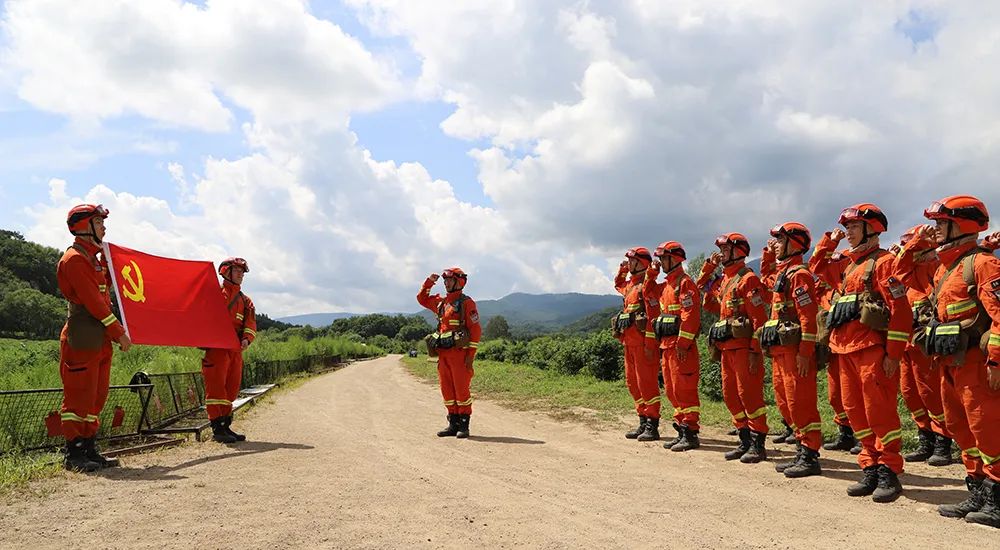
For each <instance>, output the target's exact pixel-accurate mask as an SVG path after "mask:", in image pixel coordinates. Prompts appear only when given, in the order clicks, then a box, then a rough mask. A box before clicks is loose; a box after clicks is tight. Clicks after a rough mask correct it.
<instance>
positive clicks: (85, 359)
mask: <svg viewBox="0 0 1000 550" xmlns="http://www.w3.org/2000/svg"><path fill="white" fill-rule="evenodd" d="M113 354H114V350H113V348H112V347H111V341H110V340H106V341H105V342H104V346H102V347H101V349H98V350H81V349H75V348H72V347H70V345H69V342H68V341H67V339H66V329H65V328H63V332H62V336H61V337H60V339H59V377H60V378H62V384H63V402H62V407H60V409H59V411H60V413H61V420H62V432H63V436H65V437H66V441H73V440H75V439H79V438H81V437H82V438H91V437H94V436H96V435H97V430H98V429H100V427H101V421H100V419H99V418H98V417H99V416H100V414H101V410H103V409H104V404H105V403H106V402H107V401H108V386H109V384H110V382H111V357H112V355H113Z"/></svg>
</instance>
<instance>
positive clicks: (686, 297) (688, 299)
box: [681, 292, 694, 309]
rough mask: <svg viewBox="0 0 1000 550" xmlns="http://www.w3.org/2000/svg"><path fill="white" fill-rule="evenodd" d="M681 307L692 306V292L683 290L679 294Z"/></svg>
mask: <svg viewBox="0 0 1000 550" xmlns="http://www.w3.org/2000/svg"><path fill="white" fill-rule="evenodd" d="M681 307H683V308H685V309H686V308H690V307H694V293H693V292H685V293H684V294H681Z"/></svg>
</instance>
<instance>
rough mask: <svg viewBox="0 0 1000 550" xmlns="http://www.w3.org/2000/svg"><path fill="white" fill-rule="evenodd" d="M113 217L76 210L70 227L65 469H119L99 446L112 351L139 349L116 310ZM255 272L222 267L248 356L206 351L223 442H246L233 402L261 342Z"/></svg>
mask: <svg viewBox="0 0 1000 550" xmlns="http://www.w3.org/2000/svg"><path fill="white" fill-rule="evenodd" d="M109 214H110V212H109V211H108V209H107V208H104V207H103V206H102V205H93V204H81V205H78V206H75V207H73V208H72V209H71V210H70V211H69V213H68V214H67V217H66V225H67V226H68V228H69V231H70V233H71V234H72V235H73V236H74V237H75V239H74V241H73V245H72V246H70V247H69V248H68V249H67V250H66V252H65V253H64V254H63V256H62V258H61V259H60V260H59V264H58V266H57V267H56V279H57V280H58V282H59V290H60V291H61V292H62V293H63V296H65V298H66V300H67V302H68V310H69V311H68V315H67V319H66V325H65V326H63V329H62V333H61V335H60V338H59V346H60V347H59V375H60V377H61V379H62V383H63V403H62V407H61V408H60V413H61V429H62V434H63V436H64V437H65V438H66V447H65V449H64V453H65V462H64V464H65V467H66V469H68V470H74V471H80V472H93V471H96V470H99V469H101V468H108V467H113V466H118V460H117V459H114V458H107V457H105V456H104V455H102V454H101V453H100V450H99V449H98V447H97V432H98V430H99V429H100V426H101V423H100V418H99V417H100V414H101V411H102V410H103V409H104V405H105V403H106V402H107V399H108V391H109V384H110V379H111V358H112V355H113V352H114V348H113V347H112V345H113V344H114V343H117V344H118V346H119V348H120V349H121V350H122V351H123V352H127V351H128V349H129V348H130V347H131V346H132V340H131V339H130V338H129V336H128V334H127V333H126V332H125V327H124V326H123V325H122V323H121V322H120V321H119V320H118V318H117V317H115V314H114V313H113V312H112V311H111V288H112V286H111V285H112V278H111V275H110V273H109V271H108V262H107V259H106V258H105V257H104V253H103V249H102V247H101V244H102V243H103V241H104V237H105V233H106V228H105V225H104V221H105V219H106V218H107V217H108V215H109ZM249 271H250V268H249V266H248V265H247V262H246V260H244V259H243V258H228V259H226V260H224V261H223V262H222V263H220V264H219V275H221V276H222V278H223V281H224V282H223V284H222V287H221V292H222V295H223V298H224V299H225V301H226V304H227V307H228V310H229V316H230V320H231V321H232V324H233V330H235V331H236V337H237V341H239V342H240V346H241V348H240V349H206V350H205V356H204V358H203V359H202V362H201V367H202V375H203V377H204V379H205V408H206V410H207V413H208V418H209V420H210V421H211V425H212V438H213V439H214V440H215V441H218V442H220V443H235V442H237V441H245V440H246V437H245V436H244V435H242V434H239V433H236V432H234V431H233V430H232V429H231V428H230V425H231V423H232V421H233V416H232V409H233V401H235V400H236V397H237V395H238V394H239V390H240V382H241V380H242V376H243V350H245V349H246V348H247V347H248V346H249V345H250V344H251V343H252V342H253V340H254V338H255V337H256V335H257V332H256V331H257V320H256V313H255V309H254V305H253V301H251V300H250V298H249V297H248V296H246V295H245V294H243V292H242V291H241V290H240V285H241V284H242V283H243V277H244V275H245V274H246V273H248V272H249Z"/></svg>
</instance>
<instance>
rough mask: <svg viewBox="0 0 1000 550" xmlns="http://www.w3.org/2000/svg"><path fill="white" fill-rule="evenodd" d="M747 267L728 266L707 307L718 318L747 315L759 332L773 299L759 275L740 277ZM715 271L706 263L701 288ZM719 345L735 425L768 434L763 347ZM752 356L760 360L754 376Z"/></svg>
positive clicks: (748, 342) (750, 342)
mask: <svg viewBox="0 0 1000 550" xmlns="http://www.w3.org/2000/svg"><path fill="white" fill-rule="evenodd" d="M745 267H746V264H745V262H744V261H743V260H739V261H737V262H734V263H732V264H730V265H728V266H725V267H724V268H723V270H722V279H721V280H719V281H717V282H716V283H713V284H712V285H711V286H710V288H709V290H708V291H707V292H706V293H705V297H704V307H705V309H707V310H708V311H711V312H712V313H715V314H718V315H719V318H720V319H731V318H735V317H737V316H739V315H743V316H745V317H747V318H748V319H750V320H751V323H752V324H753V329H754V330H756V329H758V328H760V327H761V326H763V324H764V322H765V321H766V320H767V312H766V311H765V309H764V304H765V303H766V302H767V301H769V300H770V299H771V298H770V293H769V291H768V290H767V289H765V288H764V285H763V283H761V282H760V278H759V277H757V274H756V273H754V272H753V271H749V270H748V272H747V273H746V274H745V275H744V276H742V277H740V276H739V272H740V271H741V270H742V269H743V268H745ZM715 268H716V265H715V264H714V263H712V262H711V261H706V262H705V264H704V265H703V266H702V268H701V274H700V275H699V276H698V281H697V286H698V287H704V285H705V284H706V283H708V281H709V279H710V277H711V276H712V273H713V272H714V271H715ZM715 345H716V347H718V349H719V350H720V351H721V352H722V397H723V399H724V400H725V402H726V407H728V408H729V412H730V413H731V414H732V415H733V424H734V425H735V426H736V427H737V428H750V429H751V430H753V431H755V432H757V433H762V434H766V433H767V432H768V427H767V404H765V403H764V361H763V357H762V356H761V355H760V343H759V342H758V341H757V340H756V339H755V338H731V339H729V340H727V341H725V342H718V343H716V344H715ZM751 352H752V353H755V354H757V358H758V359H757V361H758V363H757V364H756V365H753V372H751V365H750V353H751Z"/></svg>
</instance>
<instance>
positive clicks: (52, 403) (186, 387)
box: [0, 355, 341, 453]
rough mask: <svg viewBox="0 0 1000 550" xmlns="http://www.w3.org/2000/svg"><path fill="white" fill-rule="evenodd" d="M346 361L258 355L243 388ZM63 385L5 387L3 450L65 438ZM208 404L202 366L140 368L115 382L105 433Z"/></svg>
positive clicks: (154, 424) (0, 404) (155, 424)
mask: <svg viewBox="0 0 1000 550" xmlns="http://www.w3.org/2000/svg"><path fill="white" fill-rule="evenodd" d="M340 363H341V357H340V356H339V355H307V356H303V357H300V358H297V359H290V360H283V361H257V362H251V363H247V364H245V365H244V367H243V383H242V386H243V388H250V387H253V386H259V385H263V384H270V383H274V382H277V381H278V380H280V379H282V378H284V377H286V376H290V375H293V374H298V373H303V372H316V371H319V370H323V369H326V368H332V367H334V366H336V365H338V364H340ZM62 399H63V391H62V389H60V388H52V389H29V390H10V391H0V453H10V452H18V451H28V450H35V449H43V448H52V447H56V446H59V445H61V444H62V443H63V437H62V423H61V419H60V414H59V412H60V411H59V409H60V407H61V405H62ZM204 405H205V380H204V378H203V377H202V375H201V371H195V372H183V373H172V374H147V373H144V372H142V373H136V376H135V377H133V379H132V383H131V384H129V385H126V386H112V387H111V388H110V389H109V391H108V400H107V404H106V405H105V406H104V409H103V410H102V411H101V413H100V415H99V418H100V430H99V431H98V434H97V437H98V438H99V439H111V438H119V437H125V436H135V435H139V434H141V433H144V432H148V431H150V430H157V429H159V428H162V427H164V426H168V425H171V424H173V423H174V422H176V421H177V420H179V419H183V418H190V417H191V416H193V415H195V413H197V412H198V411H200V410H202V409H203V407H204Z"/></svg>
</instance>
